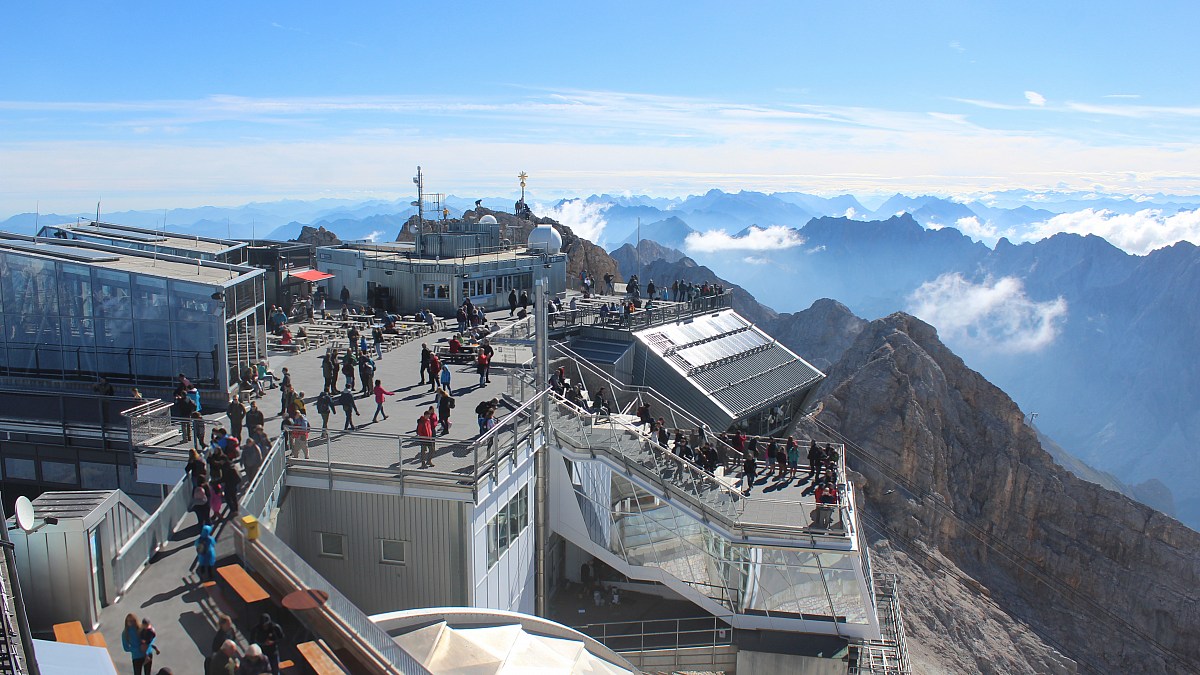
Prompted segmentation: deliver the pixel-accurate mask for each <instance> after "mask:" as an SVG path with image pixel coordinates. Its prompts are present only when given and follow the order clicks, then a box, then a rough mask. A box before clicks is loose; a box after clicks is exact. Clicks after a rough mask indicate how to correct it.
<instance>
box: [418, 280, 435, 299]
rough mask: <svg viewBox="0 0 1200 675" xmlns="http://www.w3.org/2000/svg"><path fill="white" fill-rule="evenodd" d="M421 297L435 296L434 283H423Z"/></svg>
mask: <svg viewBox="0 0 1200 675" xmlns="http://www.w3.org/2000/svg"><path fill="white" fill-rule="evenodd" d="M421 297H422V298H429V299H432V298H433V284H421Z"/></svg>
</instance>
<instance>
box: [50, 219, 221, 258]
mask: <svg viewBox="0 0 1200 675" xmlns="http://www.w3.org/2000/svg"><path fill="white" fill-rule="evenodd" d="M43 229H59V230H65V231H67V232H78V233H79V234H81V235H82V234H88V235H93V236H97V237H109V238H112V239H121V240H124V241H128V242H129V243H132V244H146V245H154V246H164V247H170V248H178V249H191V250H194V251H201V252H204V253H214V254H216V253H222V252H224V251H227V250H229V249H231V248H236V247H238V246H240V245H241V242H239V241H235V240H233V239H220V238H217V237H189V236H187V235H183V234H179V233H176V232H169V231H166V230H150V229H146V228H142V227H131V226H129V225H118V224H115V223H97V222H95V221H91V222H86V223H65V224H61V225H50V226H47V227H46V228H43Z"/></svg>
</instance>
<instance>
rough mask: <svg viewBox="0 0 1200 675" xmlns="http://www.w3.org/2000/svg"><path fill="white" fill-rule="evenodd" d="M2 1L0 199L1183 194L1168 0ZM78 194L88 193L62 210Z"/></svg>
mask: <svg viewBox="0 0 1200 675" xmlns="http://www.w3.org/2000/svg"><path fill="white" fill-rule="evenodd" d="M902 4H904V3H894V2H844V3H826V2H820V3H818V2H799V1H793V2H759V3H752V4H751V6H749V7H741V6H739V4H737V3H729V2H720V3H718V2H688V3H664V2H657V3H656V2H637V3H634V2H605V3H587V4H583V3H561V2H523V3H503V4H502V3H467V2H459V3H411V2H386V3H382V2H381V3H365V2H364V3H354V4H352V5H350V6H348V7H342V6H339V7H337V8H336V9H333V6H331V5H329V4H328V3H307V2H290V3H282V2H278V3H269V2H267V3H222V2H215V3H201V4H190V5H180V4H176V3H156V2H145V3H83V2H66V3H54V4H48V3H3V4H0V23H2V25H3V26H4V27H5V28H4V39H3V40H0V217H3V216H5V215H9V214H11V213H15V212H20V211H31V210H33V209H34V208H35V205H37V204H40V205H41V208H42V210H43V211H49V210H58V211H60V212H69V211H86V210H88V208H90V207H94V204H95V201H96V199H98V198H101V197H103V198H104V200H105V202H106V205H107V207H108V208H111V209H113V210H119V209H125V208H131V209H140V208H163V207H175V206H194V205H201V204H222V205H224V204H238V203H242V202H245V201H249V200H252V199H276V198H283V197H300V198H310V197H318V196H350V197H354V196H364V197H366V196H388V197H394V196H396V195H400V194H406V193H407V192H409V191H410V186H411V183H410V182H409V178H410V176H411V175H412V173H413V169H414V167H415V166H416V165H417V164H421V165H423V166H424V167H425V168H426V171H427V172H428V174H429V176H430V180H431V184H432V185H433V186H434V188H435V189H437V190H439V191H443V192H458V193H466V194H495V195H503V194H507V193H509V192H512V191H513V190H514V189H515V181H514V180H513V176H515V174H516V173H517V172H518V171H520V170H525V171H528V172H529V173H530V175H531V176H532V179H531V181H530V187H531V190H536V191H537V193H538V194H539V196H542V197H553V196H564V195H575V194H589V193H593V192H596V193H598V192H625V191H629V192H635V193H645V194H656V195H678V194H686V193H694V192H699V191H702V190H705V189H708V188H710V187H719V188H724V189H734V190H736V189H758V190H764V191H774V190H805V191H813V192H822V193H832V192H855V193H860V194H865V193H878V192H893V191H905V192H934V193H939V194H959V193H974V192H984V191H991V190H995V189H1002V188H1009V187H1026V188H1053V187H1070V188H1079V189H1094V188H1100V189H1103V190H1107V191H1112V192H1117V193H1130V194H1137V193H1142V192H1157V191H1165V192H1173V193H1179V194H1195V193H1198V192H1200V148H1198V146H1197V143H1196V139H1197V138H1198V137H1200V136H1198V133H1197V132H1200V95H1198V92H1197V86H1196V84H1195V78H1194V73H1196V72H1200V68H1198V66H1200V63H1197V61H1198V60H1200V57H1198V51H1197V49H1196V47H1195V46H1194V45H1195V44H1196V42H1195V39H1194V36H1193V35H1192V32H1193V30H1194V26H1195V25H1196V24H1197V19H1198V18H1200V16H1197V15H1198V14H1200V9H1198V8H1197V7H1198V6H1197V5H1195V4H1194V3H1184V2H1161V3H1150V4H1146V5H1143V6H1138V7H1136V8H1135V7H1133V6H1131V5H1128V4H1127V3H1111V2H1100V3H1092V4H1090V5H1088V7H1087V9H1086V11H1083V10H1080V9H1078V8H1077V6H1072V5H1071V4H1070V3H1057V4H1056V3H1025V2H986V3H983V2H924V3H920V6H918V7H903V6H902ZM89 205H91V206H89Z"/></svg>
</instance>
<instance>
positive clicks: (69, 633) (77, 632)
mask: <svg viewBox="0 0 1200 675" xmlns="http://www.w3.org/2000/svg"><path fill="white" fill-rule="evenodd" d="M54 640H55V642H67V643H70V644H73V645H84V646H87V645H88V640H87V634H86V633H84V632H83V624H82V623H79V622H78V621H68V622H66V623H56V624H54Z"/></svg>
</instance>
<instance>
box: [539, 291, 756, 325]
mask: <svg viewBox="0 0 1200 675" xmlns="http://www.w3.org/2000/svg"><path fill="white" fill-rule="evenodd" d="M602 297H612V296H602ZM625 297H628V295H626V296H625ZM618 299H621V298H618ZM656 302H660V303H665V304H662V305H658V306H652V307H651V308H650V309H646V308H644V307H643V308H639V309H637V310H635V311H634V312H633V313H632V314H629V315H624V314H622V311H621V309H620V307H619V306H618V308H617V310H616V312H615V318H616V327H619V328H621V329H623V330H641V329H644V328H651V327H653V326H658V325H661V324H664V323H668V322H670V321H680V320H683V319H686V318H689V317H694V316H697V315H700V314H706V313H708V312H712V311H719V310H722V309H729V308H731V307H732V306H733V292H732V291H731V290H725V291H724V292H723V293H720V294H711V293H710V294H708V295H701V296H697V297H696V298H694V299H691V300H682V301H673V300H657V301H656ZM618 305H619V303H618ZM602 316H603V315H602V313H601V311H600V309H599V308H597V307H595V306H594V305H590V304H589V306H586V307H583V308H582V309H579V308H577V309H564V310H563V311H561V312H554V313H553V314H551V323H552V324H553V325H552V327H551V330H562V329H566V328H571V327H573V326H599V327H601V328H603V327H606V326H607V325H608V324H609V323H612V319H611V318H610V319H609V321H608V322H604V321H603V320H601V317H602ZM610 316H612V314H610Z"/></svg>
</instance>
